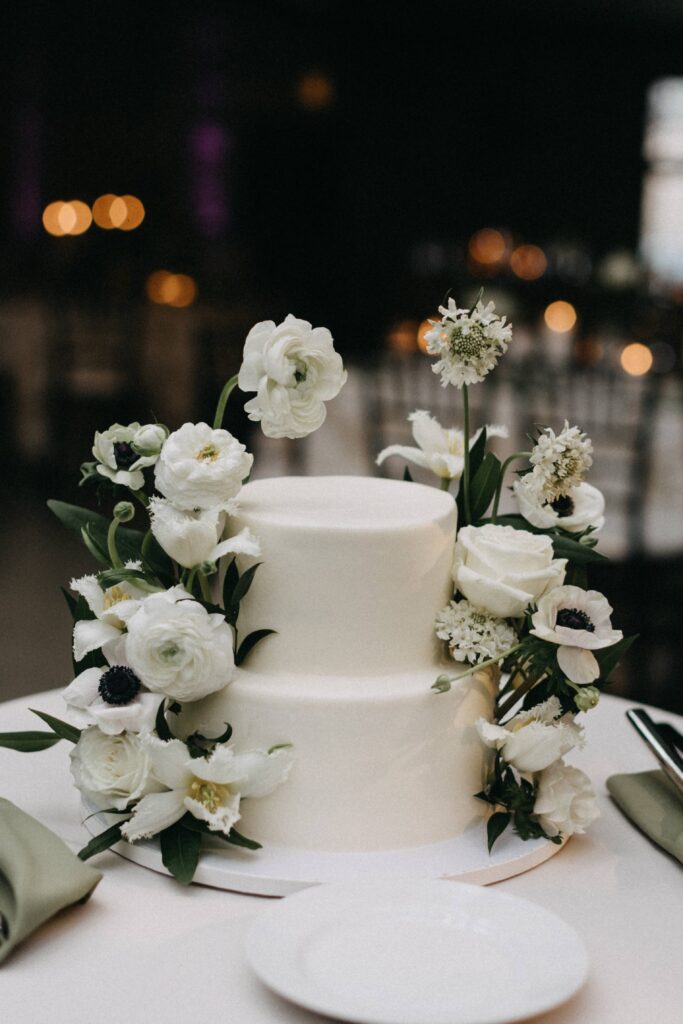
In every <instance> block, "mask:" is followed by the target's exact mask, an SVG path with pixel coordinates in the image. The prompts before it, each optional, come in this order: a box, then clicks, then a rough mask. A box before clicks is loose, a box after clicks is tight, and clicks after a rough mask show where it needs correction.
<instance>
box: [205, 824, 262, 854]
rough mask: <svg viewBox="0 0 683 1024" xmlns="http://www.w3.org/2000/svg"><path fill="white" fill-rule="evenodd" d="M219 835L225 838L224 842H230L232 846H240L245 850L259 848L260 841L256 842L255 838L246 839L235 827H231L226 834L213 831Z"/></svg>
mask: <svg viewBox="0 0 683 1024" xmlns="http://www.w3.org/2000/svg"><path fill="white" fill-rule="evenodd" d="M215 834H216V835H220V838H221V839H225V841H226V843H231V844H232V845H233V846H241V847H242V848H243V849H245V850H260V849H261V843H257V842H256V840H255V839H247V837H246V836H243V835H242V834H241V833H240V832H238V831H237V829H234V828H231V829H230V832H229V834H228V835H227V836H226V835H224V834H223V833H215Z"/></svg>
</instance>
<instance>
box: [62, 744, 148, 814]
mask: <svg viewBox="0 0 683 1024" xmlns="http://www.w3.org/2000/svg"><path fill="white" fill-rule="evenodd" d="M70 757H71V774H72V775H73V778H74V782H75V783H76V786H77V787H78V789H79V790H80V791H81V793H83V795H84V796H85V797H87V798H88V799H89V800H90V801H91V803H93V804H94V805H95V806H96V807H100V808H105V807H116V808H117V810H120V811H122V810H124V809H125V808H126V807H128V805H129V804H130V803H131V802H132V801H133V800H139V799H140V797H142V796H144V795H145V794H147V793H151V792H154V791H158V790H159V789H161V788H162V787H161V784H160V783H159V782H158V781H157V780H156V779H154V778H153V776H152V775H151V774H150V767H151V765H150V759H149V755H148V754H147V750H146V748H145V747H144V746H143V744H142V743H141V742H140V737H139V736H135V735H132V734H130V733H126V732H124V733H121V734H120V735H117V736H108V735H106V734H105V733H103V732H102V731H101V730H100V729H98V728H91V729H85V730H84V731H83V732H82V733H81V735H80V738H79V740H78V743H76V744H75V746H74V748H73V750H72V751H71V754H70Z"/></svg>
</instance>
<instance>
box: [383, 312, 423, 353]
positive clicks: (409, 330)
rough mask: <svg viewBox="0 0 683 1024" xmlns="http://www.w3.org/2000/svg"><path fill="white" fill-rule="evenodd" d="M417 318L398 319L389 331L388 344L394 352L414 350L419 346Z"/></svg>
mask: <svg viewBox="0 0 683 1024" xmlns="http://www.w3.org/2000/svg"><path fill="white" fill-rule="evenodd" d="M417 329H418V323H417V320H398V321H397V322H396V323H395V324H392V327H391V329H390V330H389V332H388V333H387V344H388V345H389V348H390V349H392V350H393V351H394V352H414V351H415V349H416V348H417Z"/></svg>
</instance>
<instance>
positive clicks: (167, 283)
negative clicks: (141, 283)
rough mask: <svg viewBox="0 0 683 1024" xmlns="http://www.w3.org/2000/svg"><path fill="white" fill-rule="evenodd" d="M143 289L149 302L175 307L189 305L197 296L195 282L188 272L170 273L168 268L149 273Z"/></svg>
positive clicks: (181, 307) (182, 307) (179, 307)
mask: <svg viewBox="0 0 683 1024" xmlns="http://www.w3.org/2000/svg"><path fill="white" fill-rule="evenodd" d="M145 289H146V292H147V298H148V299H149V300H150V302H155V303H156V304H157V305H159V306H173V307H174V308H175V309H184V308H185V307H186V306H191V305H192V303H193V302H194V301H195V299H196V298H197V284H196V282H195V281H194V279H193V278H192V277H190V276H189V274H171V273H170V271H168V270H156V271H155V272H154V273H153V274H150V275H149V277H148V278H147V283H146V286H145Z"/></svg>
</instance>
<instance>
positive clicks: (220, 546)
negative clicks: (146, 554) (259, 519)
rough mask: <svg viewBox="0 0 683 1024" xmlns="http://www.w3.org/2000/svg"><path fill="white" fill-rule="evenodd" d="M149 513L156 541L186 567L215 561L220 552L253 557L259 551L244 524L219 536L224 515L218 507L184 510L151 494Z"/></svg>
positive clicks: (220, 556) (257, 544) (258, 546)
mask: <svg viewBox="0 0 683 1024" xmlns="http://www.w3.org/2000/svg"><path fill="white" fill-rule="evenodd" d="M149 513H150V516H151V525H152V533H153V534H154V536H155V537H156V539H157V541H158V542H159V544H160V545H161V546H162V548H163V549H164V551H165V552H166V554H167V555H170V557H171V558H173V559H175V561H176V562H178V564H179V565H182V566H183V567H184V568H186V569H194V568H195V566H198V565H201V563H202V562H217V561H218V559H219V558H222V557H223V555H228V554H234V555H252V556H253V557H254V558H257V557H258V556H259V555H260V554H261V548H260V545H259V543H258V541H257V540H256V538H255V537H254V535H253V534H252V532H251V530H249V529H248V528H245V529H244V530H241V531H240V533H238V534H236V535H235V536H234V537H229V538H228V539H226V540H223V541H221V540H220V537H221V535H222V533H223V529H224V526H225V519H226V516H225V513H224V512H221V510H220V509H217V508H213V509H206V510H204V511H202V510H197V511H196V512H185V511H183V510H181V509H177V508H175V507H174V506H173V505H172V504H171V502H170V501H167V500H166V499H165V498H152V499H151V500H150V503H149Z"/></svg>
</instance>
